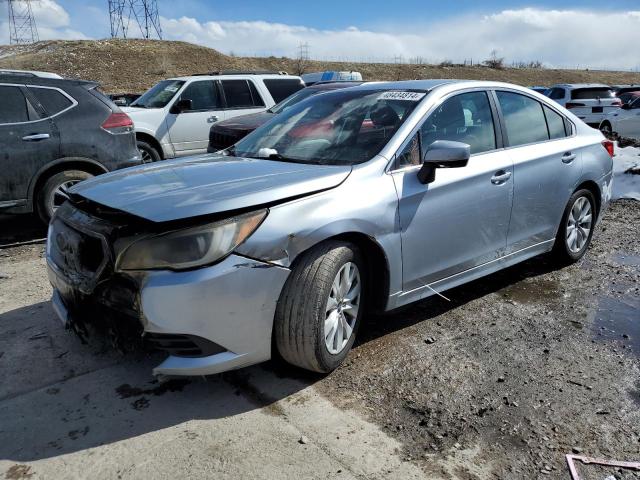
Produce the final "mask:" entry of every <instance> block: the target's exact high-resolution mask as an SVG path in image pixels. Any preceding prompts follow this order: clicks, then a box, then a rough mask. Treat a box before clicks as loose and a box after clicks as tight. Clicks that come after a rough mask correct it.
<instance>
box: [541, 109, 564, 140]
mask: <svg viewBox="0 0 640 480" xmlns="http://www.w3.org/2000/svg"><path fill="white" fill-rule="evenodd" d="M543 108H544V116H545V117H546V119H547V127H548V128H549V138H550V139H552V140H553V139H555V138H564V137H566V136H567V132H566V129H565V122H564V118H563V117H562V116H561V115H560V114H558V113H556V112H554V111H553V110H551V109H550V108H549V107H547V106H546V105H545V106H544V107H543Z"/></svg>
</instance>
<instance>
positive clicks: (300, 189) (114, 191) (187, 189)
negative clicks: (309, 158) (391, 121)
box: [71, 155, 351, 222]
mask: <svg viewBox="0 0 640 480" xmlns="http://www.w3.org/2000/svg"><path fill="white" fill-rule="evenodd" d="M350 172H351V167H350V166H324V165H305V164H300V163H286V162H279V161H275V160H262V159H250V158H235V157H224V156H218V155H200V156H195V157H189V158H186V159H177V160H171V161H162V162H158V163H154V164H148V165H143V166H140V167H133V168H126V169H123V170H119V171H116V172H113V173H108V174H105V175H101V176H99V177H95V178H93V179H91V180H86V181H84V182H82V183H79V184H77V185H76V186H75V187H73V189H72V190H71V193H73V194H75V195H80V196H82V197H84V198H87V199H89V200H92V201H94V202H97V203H99V204H101V205H104V206H107V207H110V208H115V209H117V210H121V211H124V212H127V213H130V214H132V215H136V216H138V217H142V218H145V219H147V220H151V221H153V222H166V221H171V220H179V219H185V218H190V217H196V216H200V215H208V214H214V213H221V212H225V211H230V210H237V209H242V208H249V207H252V206H258V205H265V204H269V203H273V202H277V201H282V200H286V199H288V198H293V197H298V196H301V195H308V194H311V193H314V192H318V191H321V190H327V189H330V188H333V187H336V186H338V185H339V184H340V183H342V182H343V181H344V180H345V179H346V178H347V177H348V176H349V173H350Z"/></svg>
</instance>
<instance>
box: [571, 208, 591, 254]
mask: <svg viewBox="0 0 640 480" xmlns="http://www.w3.org/2000/svg"><path fill="white" fill-rule="evenodd" d="M592 223H593V215H592V211H591V203H590V202H589V200H588V199H587V197H580V198H578V199H577V200H576V201H575V203H574V204H573V207H571V212H570V213H569V219H568V220H567V247H568V248H569V250H570V251H571V252H572V253H579V252H581V251H582V249H583V248H584V247H585V245H586V244H587V240H588V239H589V233H591V225H592Z"/></svg>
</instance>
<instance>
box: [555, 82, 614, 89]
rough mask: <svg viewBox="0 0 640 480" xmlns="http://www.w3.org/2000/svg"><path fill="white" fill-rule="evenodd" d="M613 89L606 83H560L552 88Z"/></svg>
mask: <svg viewBox="0 0 640 480" xmlns="http://www.w3.org/2000/svg"><path fill="white" fill-rule="evenodd" d="M556 87H563V88H611V85H605V84H604V83H558V84H556V85H554V86H553V87H552V88H556Z"/></svg>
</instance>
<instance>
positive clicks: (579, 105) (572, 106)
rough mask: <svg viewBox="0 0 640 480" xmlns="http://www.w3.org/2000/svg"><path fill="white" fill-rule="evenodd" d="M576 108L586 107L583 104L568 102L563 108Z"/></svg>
mask: <svg viewBox="0 0 640 480" xmlns="http://www.w3.org/2000/svg"><path fill="white" fill-rule="evenodd" d="M578 107H586V105H585V104H584V103H575V102H569V103H567V104H566V105H565V107H564V108H566V109H567V110H571V109H572V108H578Z"/></svg>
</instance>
